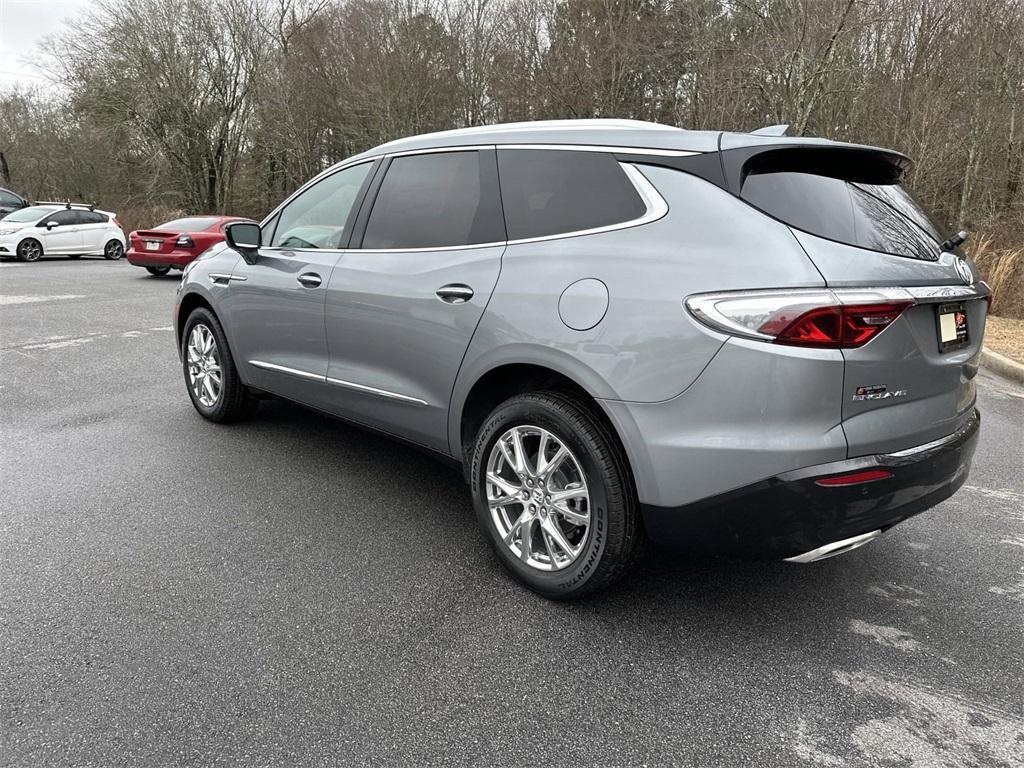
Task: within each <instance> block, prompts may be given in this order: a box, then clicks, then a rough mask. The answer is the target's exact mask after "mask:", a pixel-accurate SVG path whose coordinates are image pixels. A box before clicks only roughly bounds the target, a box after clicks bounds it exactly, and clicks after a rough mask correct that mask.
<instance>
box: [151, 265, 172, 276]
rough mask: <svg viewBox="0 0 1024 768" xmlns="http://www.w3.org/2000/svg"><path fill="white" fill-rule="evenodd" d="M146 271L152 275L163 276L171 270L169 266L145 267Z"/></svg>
mask: <svg viewBox="0 0 1024 768" xmlns="http://www.w3.org/2000/svg"><path fill="white" fill-rule="evenodd" d="M146 271H147V272H149V274H151V275H153V277H163V276H164V275H166V274H167V273H168V272H170V271H171V268H170V267H146Z"/></svg>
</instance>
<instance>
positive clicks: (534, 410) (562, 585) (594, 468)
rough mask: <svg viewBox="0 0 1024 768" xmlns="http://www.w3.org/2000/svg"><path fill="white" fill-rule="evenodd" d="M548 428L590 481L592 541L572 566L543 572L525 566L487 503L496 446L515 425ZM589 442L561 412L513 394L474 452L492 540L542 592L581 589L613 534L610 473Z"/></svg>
mask: <svg viewBox="0 0 1024 768" xmlns="http://www.w3.org/2000/svg"><path fill="white" fill-rule="evenodd" d="M525 425H530V426H536V427H543V428H544V429H547V430H548V431H550V432H552V433H554V435H555V436H556V437H557V438H558V439H559V440H560V441H561V442H562V443H563V444H564V445H565V446H566V447H567V448H568V449H569V450H570V451H571V452H572V454H573V455H574V456H575V457H576V460H577V461H578V462H579V463H580V467H581V468H582V470H583V473H584V475H585V477H586V481H587V490H588V492H589V494H590V528H589V530H588V531H587V539H586V544H585V545H584V548H583V551H582V552H581V553H580V555H579V557H577V558H576V560H575V561H574V562H573V563H572V565H570V566H568V567H567V568H563V569H562V570H559V571H541V570H538V569H536V568H533V567H531V566H529V565H525V564H524V563H523V562H521V561H520V560H519V558H518V557H516V556H515V554H514V553H513V552H512V550H510V549H509V548H508V546H507V545H506V544H505V542H504V541H502V540H501V538H500V536H499V535H498V531H497V529H496V528H495V526H494V522H493V521H492V520H491V513H490V509H489V508H488V505H487V494H486V474H487V460H488V457H489V456H490V453H491V449H492V448H493V447H494V444H495V443H496V442H497V440H498V438H499V437H501V435H503V434H505V432H506V431H508V430H509V429H511V428H512V427H514V426H525ZM607 471H608V470H607V469H605V468H604V467H602V466H601V465H600V463H599V462H598V459H597V457H596V455H595V453H594V450H593V448H592V447H591V446H590V445H589V440H586V439H584V438H583V437H582V436H581V435H579V434H578V432H577V430H576V427H575V426H574V425H573V424H572V422H571V421H570V420H569V419H568V418H566V416H565V415H564V414H562V413H561V412H560V411H558V410H556V409H554V408H551V407H550V406H548V405H547V404H546V403H544V402H543V401H540V400H532V399H529V398H525V397H520V398H513V399H512V400H510V401H507V402H506V403H504V404H502V405H500V406H498V408H497V409H496V410H495V411H494V413H493V414H492V415H491V416H490V417H489V418H488V419H487V421H486V422H485V424H484V426H483V427H482V428H481V430H480V433H479V435H478V437H477V440H476V444H475V446H474V451H473V463H472V492H473V501H474V507H475V509H476V513H477V520H478V522H479V523H480V525H481V527H482V528H483V529H484V531H485V532H486V535H487V538H488V541H489V542H490V544H491V546H492V548H493V549H494V551H495V553H496V554H497V556H498V559H499V560H500V561H501V563H502V565H503V566H504V567H505V568H507V569H508V570H510V571H511V572H512V573H513V574H514V575H515V576H517V577H518V578H519V579H521V580H522V581H524V582H526V584H528V585H529V586H530V588H531V589H533V590H534V591H536V592H539V593H540V594H542V595H545V596H548V597H571V596H572V595H573V593H575V592H580V591H582V590H583V589H584V587H585V585H586V584H587V583H588V582H589V581H590V580H591V579H592V578H593V577H594V575H595V573H596V572H597V571H598V569H599V567H600V565H601V561H602V557H603V555H604V553H605V548H606V544H607V539H608V525H609V513H608V498H609V493H608V486H607V482H608V478H607V475H606V473H607Z"/></svg>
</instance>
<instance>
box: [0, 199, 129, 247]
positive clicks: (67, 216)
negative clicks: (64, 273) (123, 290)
mask: <svg viewBox="0 0 1024 768" xmlns="http://www.w3.org/2000/svg"><path fill="white" fill-rule="evenodd" d="M124 246H125V239H124V232H122V231H121V225H120V224H119V223H118V221H117V215H116V214H114V213H111V212H110V211H100V210H96V209H95V207H94V206H91V205H86V204H84V203H83V204H76V203H36V204H35V205H30V206H28V207H27V208H21V209H19V210H17V211H14V212H13V213H9V214H7V215H6V216H4V217H3V218H2V219H0V256H16V257H17V258H18V259H20V260H21V261H38V260H39V259H40V258H42V257H43V256H68V257H69V258H72V259H77V258H78V257H80V256H103V257H105V258H107V259H111V260H117V259H120V258H121V257H122V256H123V255H124Z"/></svg>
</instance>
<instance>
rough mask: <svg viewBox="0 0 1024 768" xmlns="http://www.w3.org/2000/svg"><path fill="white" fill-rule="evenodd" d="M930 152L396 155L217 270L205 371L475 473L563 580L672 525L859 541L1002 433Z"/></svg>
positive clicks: (249, 392) (231, 390)
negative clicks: (912, 165) (914, 162)
mask: <svg viewBox="0 0 1024 768" xmlns="http://www.w3.org/2000/svg"><path fill="white" fill-rule="evenodd" d="M907 164H908V161H907V158H905V157H904V156H903V155H900V154H899V153H897V152H893V151H890V150H885V149H878V148H874V147H867V146H859V145H852V144H844V143H837V142H831V141H825V140H819V139H802V138H790V137H786V136H784V135H781V136H780V135H755V134H739V133H722V132H710V131H686V130H680V129H676V128H669V127H666V126H661V125H655V124H650V123H642V122H634V121H603V120H577V121H567V122H537V123H525V124H511V125H495V126H488V127H481V128H470V129H465V130H457V131H450V132H445V133H437V134H431V135H426V136H418V137H413V138H408V139H402V140H399V141H394V142H391V143H389V144H385V145H383V146H380V147H378V148H376V149H373V150H370V151H369V152H365V153H363V154H360V155H357V156H355V157H352V158H350V159H348V160H345V161H344V162H342V163H339V164H338V165H335V166H334V167H332V168H330V169H328V170H327V171H325V172H323V173H322V174H320V175H319V176H317V177H316V178H314V179H313V180H311V181H310V182H309V183H308V184H306V185H305V186H303V187H302V188H301V189H299V190H298V191H297V192H295V194H293V195H292V196H291V197H289V198H288V199H287V200H285V201H284V202H283V203H282V204H281V205H280V206H278V208H277V209H276V210H274V212H273V213H271V214H270V215H269V216H268V217H267V218H266V220H265V221H264V222H263V223H262V225H260V226H257V225H255V224H252V223H237V224H233V225H231V226H230V228H229V229H228V231H227V243H225V244H222V245H220V246H215V247H214V248H213V249H212V250H210V251H208V252H207V253H206V254H205V255H203V256H202V257H200V258H199V259H198V260H197V261H195V262H193V263H192V264H190V265H189V267H188V269H187V271H186V273H185V277H184V279H183V281H182V284H181V287H180V289H179V292H178V297H177V306H176V312H175V327H176V329H177V338H178V342H179V344H178V348H179V351H180V354H181V357H182V368H183V372H184V377H185V383H186V388H187V390H188V394H189V397H190V398H191V399H192V403H193V405H194V406H195V408H196V410H198V411H199V413H200V414H202V416H204V417H205V418H207V419H210V420H212V421H216V422H229V421H235V420H238V419H242V418H246V417H248V416H250V415H251V414H252V413H253V412H254V410H255V409H256V406H257V403H258V401H259V399H260V398H263V397H267V396H273V397H278V398H285V399H288V400H291V401H294V402H297V403H301V404H303V405H306V406H309V407H311V408H315V409H317V410H319V411H323V412H325V413H328V414H331V415H334V416H337V417H339V418H342V419H346V420H349V421H353V422H357V423H359V424H362V425H365V426H368V427H372V428H374V429H378V430H381V431H383V432H386V433H388V434H390V435H393V436H395V437H396V438H399V439H402V440H405V441H408V442H410V443H414V444H416V445H418V446H421V447H423V448H426V449H429V450H430V451H433V452H435V453H436V454H438V455H439V456H442V457H444V458H446V459H448V460H450V461H452V462H454V463H455V464H456V465H459V466H461V468H462V470H463V472H464V473H465V477H466V480H467V482H468V484H469V486H470V488H471V492H472V495H473V500H474V503H475V506H476V510H477V515H478V518H479V522H480V525H481V527H482V528H483V531H484V534H485V536H486V537H487V539H488V540H489V541H490V543H491V545H492V546H493V548H494V551H495V552H496V555H497V557H498V559H499V560H500V561H501V562H502V564H503V565H504V566H505V567H506V568H507V569H508V570H509V571H510V572H511V573H512V574H513V575H515V576H516V577H517V578H518V579H520V580H521V581H522V582H523V583H524V584H526V585H527V586H528V587H530V588H531V589H534V590H536V591H537V592H539V593H541V594H543V595H546V596H548V597H552V598H558V599H568V598H574V597H579V596H582V595H584V594H587V593H590V592H593V591H594V590H596V589H598V588H600V587H602V586H604V585H606V584H608V583H609V582H610V581H611V580H612V579H614V578H615V577H617V576H618V575H619V574H621V573H622V572H623V570H624V569H625V568H626V567H627V566H628V565H629V564H630V563H631V562H632V561H633V560H634V558H635V557H636V556H637V554H638V552H639V550H640V549H641V547H642V545H643V543H644V542H645V541H650V542H652V543H654V544H657V545H660V546H667V547H675V548H680V549H684V550H686V549H701V550H714V551H727V552H731V553H738V554H742V555H750V556H757V557H769V558H782V559H787V560H792V561H795V562H801V563H806V562H810V561H813V560H818V559H821V558H824V557H828V556H831V555H835V554H838V553H841V552H845V551H848V550H851V549H853V548H855V547H857V546H860V545H861V544H864V543H866V542H868V541H870V540H871V539H873V538H874V537H876V536H878V535H879V534H880V533H882V532H883V531H885V530H887V529H889V528H891V527H892V526H894V525H896V524H897V523H899V522H900V521H902V520H905V519H906V518H908V517H910V516H911V515H914V514H916V513H918V512H921V511H923V510H925V509H927V508H929V507H931V506H933V505H935V504H937V503H939V502H940V501H942V500H943V499H945V498H947V497H949V496H950V495H951V494H953V493H954V492H955V491H956V490H957V489H958V488H959V487H960V486H961V485H962V484H963V482H964V481H965V479H966V477H967V472H968V469H969V466H970V462H971V457H972V455H973V452H974V448H975V445H976V442H977V436H978V428H979V415H978V412H977V410H976V409H975V382H974V378H975V374H976V373H977V369H978V358H979V350H980V348H981V340H982V335H983V333H984V330H985V317H986V311H987V299H988V295H989V292H988V288H987V286H986V285H985V284H984V283H983V282H981V281H980V280H979V279H978V277H977V273H976V271H975V269H974V268H973V267H972V265H971V264H970V262H969V261H968V260H967V259H965V258H964V256H963V255H962V254H961V252H960V250H959V245H960V243H961V242H962V240H963V238H964V237H965V235H964V234H963V233H959V234H958V235H954V236H953V237H948V238H947V236H946V233H943V232H940V230H939V228H938V226H937V225H936V224H935V223H934V222H933V221H932V220H931V219H930V218H929V217H928V215H927V214H926V213H925V212H924V211H923V210H922V209H921V207H920V206H919V205H918V204H917V203H916V202H915V201H914V199H913V198H912V197H911V196H910V195H909V194H908V193H907V192H906V190H904V188H903V187H902V186H900V178H901V175H902V174H903V172H904V170H905V169H906V167H907ZM411 501H412V502H415V499H412V500H411Z"/></svg>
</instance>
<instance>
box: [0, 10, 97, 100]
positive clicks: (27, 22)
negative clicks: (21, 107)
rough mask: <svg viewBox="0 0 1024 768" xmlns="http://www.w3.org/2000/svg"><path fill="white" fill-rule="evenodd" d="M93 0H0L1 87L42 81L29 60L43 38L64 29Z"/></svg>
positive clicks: (40, 82)
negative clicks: (67, 21)
mask: <svg viewBox="0 0 1024 768" xmlns="http://www.w3.org/2000/svg"><path fill="white" fill-rule="evenodd" d="M93 1H94V0H0V88H7V87H10V86H11V85H16V84H18V85H32V84H37V85H38V84H42V83H44V82H45V81H44V80H42V79H41V75H40V74H39V72H38V71H37V70H36V69H34V68H33V67H32V65H31V64H30V63H28V62H26V59H29V60H31V58H32V56H33V53H34V51H35V49H36V46H37V45H38V44H39V41H41V40H42V39H43V38H44V37H46V36H47V35H50V34H53V33H54V32H57V31H59V30H60V29H61V26H62V25H63V23H64V20H65V19H67V18H69V17H71V18H73V17H75V16H76V15H77V14H79V13H81V12H82V10H83V9H85V8H87V7H88V6H89V5H91V4H92V3H93Z"/></svg>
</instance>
